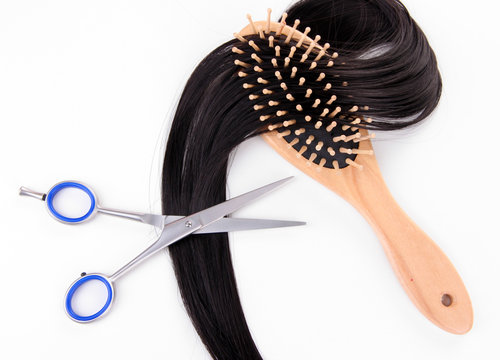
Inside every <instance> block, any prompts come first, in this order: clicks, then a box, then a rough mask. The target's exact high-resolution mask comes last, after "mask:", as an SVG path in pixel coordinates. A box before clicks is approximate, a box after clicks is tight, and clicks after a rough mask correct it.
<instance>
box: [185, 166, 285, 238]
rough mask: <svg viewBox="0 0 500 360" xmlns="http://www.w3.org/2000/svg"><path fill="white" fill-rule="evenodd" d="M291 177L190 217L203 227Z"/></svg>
mask: <svg viewBox="0 0 500 360" xmlns="http://www.w3.org/2000/svg"><path fill="white" fill-rule="evenodd" d="M292 178H293V176H290V177H287V178H285V179H281V180H278V181H276V182H273V183H271V184H268V185H265V186H263V187H260V188H258V189H255V190H252V191H249V192H247V193H245V194H243V195H239V196H236V197H234V198H232V199H229V200H227V201H224V202H223V203H220V204H217V205H214V206H212V207H210V208H208V209H205V210H202V211H200V212H198V213H196V214H193V215H191V216H190V217H196V218H197V219H199V221H200V223H201V225H202V227H201V228H204V227H205V226H207V225H210V224H211V223H213V222H215V221H217V220H219V219H221V218H223V217H224V216H226V215H229V214H231V213H233V212H234V211H236V210H238V209H241V208H242V207H244V206H245V205H247V204H248V203H249V202H251V201H253V200H256V199H257V198H259V197H261V196H263V195H265V194H267V193H268V192H270V191H272V190H274V189H276V188H278V187H280V186H281V185H283V184H285V183H287V182H288V181H290V180H292Z"/></svg>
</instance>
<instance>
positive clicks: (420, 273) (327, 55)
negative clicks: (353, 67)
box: [233, 9, 473, 334]
mask: <svg viewBox="0 0 500 360" xmlns="http://www.w3.org/2000/svg"><path fill="white" fill-rule="evenodd" d="M270 16H271V11H270V9H269V10H268V13H267V20H264V21H255V22H254V21H253V20H252V18H251V17H250V16H249V15H248V16H247V17H248V20H249V24H248V25H247V26H246V27H245V28H243V29H242V30H241V31H240V32H239V33H235V34H234V36H235V37H236V39H237V40H239V42H238V41H236V42H235V44H234V47H233V53H234V58H235V60H234V64H235V73H236V78H237V79H238V81H240V82H241V86H242V88H243V89H244V91H246V92H245V95H248V99H249V104H248V106H249V111H253V112H255V118H256V121H261V122H262V132H263V134H262V136H263V137H264V139H265V141H266V142H267V143H268V144H269V145H271V147H272V148H273V149H274V150H276V151H277V152H278V153H279V154H280V155H281V156H282V157H284V158H285V159H286V160H288V161H289V162H290V163H292V164H293V165H294V166H296V167H297V168H298V169H300V170H302V171H303V172H304V173H306V174H308V175H309V176H311V177H312V178H314V179H315V180H317V181H318V182H320V183H321V184H323V185H324V186H326V187H327V188H329V189H330V190H332V191H334V192H336V193H337V194H338V195H340V196H341V197H343V198H344V199H345V200H347V201H348V202H349V203H350V204H352V205H353V206H354V207H355V208H356V209H357V210H358V211H359V212H360V213H361V214H362V215H363V216H364V217H365V219H366V220H367V221H368V223H369V224H370V225H371V226H372V227H373V229H374V231H375V233H376V235H377V236H378V238H379V239H380V241H381V243H382V246H383V248H384V251H385V253H386V255H387V257H388V259H389V261H390V263H391V265H392V268H393V269H394V272H395V273H396V276H397V278H398V279H399V281H400V282H401V284H402V286H403V288H404V290H405V291H406V293H407V294H408V296H409V297H410V299H411V300H412V301H413V303H414V304H415V305H416V307H417V308H418V309H419V310H420V312H422V314H423V315H425V316H426V317H427V318H428V319H429V320H430V321H432V322H433V323H434V324H436V325H437V326H439V327H441V328H442V329H444V330H446V331H449V332H451V333H455V334H464V333H466V332H468V331H469V330H470V329H471V327H472V323H473V312H472V305H471V301H470V298H469V295H468V293H467V290H466V288H465V286H464V284H463V282H462V280H461V278H460V276H459V274H458V273H457V271H456V270H455V268H454V266H453V264H452V263H451V262H450V260H449V259H448V258H447V256H446V255H445V254H444V253H443V251H442V250H441V249H440V248H439V247H438V246H437V245H436V244H435V243H434V242H433V241H432V240H431V239H430V238H429V237H428V236H427V235H426V234H425V233H424V232H423V231H422V230H421V229H420V228H419V227H418V226H417V225H416V224H415V223H414V222H413V221H412V220H411V219H410V218H409V217H408V216H407V215H406V214H405V213H404V211H403V210H402V209H401V208H400V207H399V206H398V204H397V203H396V202H395V200H394V199H393V197H392V196H391V194H390V192H389V190H388V188H387V186H386V185H385V183H384V180H383V178H382V174H381V172H380V170H379V167H378V165H377V161H376V159H375V156H374V154H373V149H372V145H371V141H370V139H371V138H373V137H374V134H372V133H369V131H368V130H369V129H371V127H370V125H371V124H372V123H373V122H374V121H376V120H372V119H371V118H370V117H368V116H366V113H367V111H368V110H369V108H368V107H367V106H363V104H355V101H356V99H355V96H352V95H349V92H348V91H346V89H347V88H348V86H349V81H348V80H349V79H343V78H342V71H341V69H342V67H343V66H348V64H347V65H346V64H344V63H343V62H342V57H341V55H339V54H338V53H337V52H335V51H334V50H333V49H332V48H331V47H330V45H329V44H323V45H320V36H315V37H312V36H311V35H310V34H309V33H310V31H311V29H310V28H306V29H304V30H303V31H299V29H298V26H299V24H300V21H299V20H295V21H294V23H293V25H292V26H289V25H287V24H286V17H287V15H286V14H283V16H282V18H281V20H280V22H279V23H278V22H274V21H271V19H270Z"/></svg>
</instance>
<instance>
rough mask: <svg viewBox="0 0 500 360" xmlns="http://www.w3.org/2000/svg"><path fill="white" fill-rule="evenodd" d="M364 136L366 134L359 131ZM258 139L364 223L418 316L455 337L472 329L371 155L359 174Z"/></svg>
mask: <svg viewBox="0 0 500 360" xmlns="http://www.w3.org/2000/svg"><path fill="white" fill-rule="evenodd" d="M362 134H363V135H366V134H367V133H366V131H364V130H363V131H362ZM262 136H263V138H264V139H265V140H266V142H267V143H268V144H269V145H271V146H272V147H273V148H274V150H276V151H277V152H278V153H279V154H280V155H281V156H283V157H284V158H285V159H286V160H288V161H289V162H290V163H291V164H293V165H294V166H296V167H297V168H299V169H300V170H302V171H303V172H304V173H306V174H308V175H309V176H311V177H312V178H313V179H315V180H317V181H318V182H320V183H321V184H323V185H325V186H326V187H327V188H329V189H330V190H332V191H334V192H336V193H337V194H338V195H340V196H342V197H343V198H344V199H345V200H347V201H348V202H349V203H351V204H352V205H353V206H354V207H355V208H356V209H357V210H358V211H359V212H360V213H361V214H362V215H363V216H364V217H365V218H366V220H368V222H369V223H370V225H371V226H372V227H373V229H374V230H375V232H376V234H377V235H378V237H379V239H380V241H381V243H382V245H383V247H384V250H385V252H386V254H387V257H388V258H389V261H390V263H391V265H392V267H393V269H394V272H395V273H396V275H397V277H398V279H399V281H400V282H401V284H402V285H403V288H404V289H405V291H406V292H407V294H408V296H409V297H410V299H411V300H412V301H413V303H414V304H415V305H416V306H417V308H418V309H419V310H420V311H421V312H422V314H424V315H425V316H426V317H427V318H428V319H429V320H430V321H432V322H433V323H434V324H436V325H437V326H439V327H441V328H442V329H444V330H446V331H449V332H451V333H454V334H464V333H466V332H468V331H469V330H470V329H471V327H472V323H473V314H472V304H471V302H470V299H469V295H468V293H467V290H466V288H465V286H464V284H463V282H462V279H461V278H460V275H458V273H457V271H456V270H455V268H454V267H453V264H452V263H451V262H450V260H449V259H448V258H447V257H446V255H445V254H444V253H443V252H442V250H441V249H440V248H439V247H438V246H437V245H436V244H435V243H434V242H433V241H432V240H431V239H430V238H429V237H428V236H427V235H426V234H425V233H424V232H423V231H422V230H421V229H420V228H419V227H418V226H417V225H416V224H415V223H414V222H413V221H412V220H411V219H410V218H409V217H408V215H406V214H405V213H404V212H403V210H401V208H400V207H399V206H398V205H397V203H396V201H395V200H394V199H393V197H392V195H391V193H390V192H389V189H388V188H387V186H386V185H385V182H384V179H383V177H382V174H381V172H380V169H379V167H378V164H377V160H376V159H375V156H366V155H360V156H358V157H357V158H356V162H357V163H358V164H359V165H360V166H362V167H363V170H359V169H356V168H353V166H348V167H347V168H344V169H340V170H334V169H327V168H324V167H321V166H318V165H315V164H312V163H311V162H309V161H307V159H305V158H304V157H302V156H300V155H298V154H297V152H296V151H295V150H294V149H292V148H291V147H290V146H289V145H288V143H287V142H286V141H285V140H283V139H282V138H280V137H278V136H276V134H275V133H267V134H264V135H262ZM360 149H362V150H372V146H371V142H370V141H363V142H361V143H360ZM443 303H445V304H446V305H448V306H446V305H444V304H443ZM448 303H449V304H448Z"/></svg>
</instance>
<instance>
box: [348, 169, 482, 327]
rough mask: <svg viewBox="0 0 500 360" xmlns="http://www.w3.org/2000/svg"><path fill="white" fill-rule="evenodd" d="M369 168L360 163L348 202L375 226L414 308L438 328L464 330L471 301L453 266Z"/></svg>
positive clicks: (470, 318) (469, 320) (470, 317)
mask: <svg viewBox="0 0 500 360" xmlns="http://www.w3.org/2000/svg"><path fill="white" fill-rule="evenodd" d="M370 171H371V169H370V168H366V167H365V169H364V170H363V171H361V172H360V174H358V178H359V180H360V182H361V183H362V186H356V187H355V188H353V189H352V190H353V191H352V192H351V194H350V195H351V196H352V198H351V203H353V204H355V206H356V207H357V208H358V210H359V211H360V212H361V214H362V215H363V216H364V217H365V218H366V220H367V221H368V222H369V223H370V225H371V226H372V227H373V229H374V230H375V233H376V234H377V236H378V238H379V239H380V241H381V243H382V246H383V247H384V250H385V253H386V254H387V257H388V258H389V261H390V263H391V265H392V268H393V269H394V272H395V273H396V275H397V277H398V279H399V281H400V282H401V285H402V286H403V288H404V289H405V291H406V292H407V294H408V296H409V297H410V299H411V300H412V301H413V303H414V304H415V305H416V306H417V308H418V309H419V310H420V311H421V312H422V313H423V314H424V315H425V316H426V317H427V318H428V319H429V320H431V321H432V322H434V323H435V324H436V325H438V326H439V327H441V328H443V329H444V330H447V331H449V332H451V333H455V334H464V333H466V332H468V331H469V330H470V329H471V327H472V323H473V314H472V305H471V302H470V299H469V295H468V293H467V290H466V288H465V286H464V284H463V282H462V279H461V278H460V276H459V274H458V273H457V271H456V270H455V268H454V266H453V264H452V263H451V262H450V260H449V259H448V257H447V256H446V255H445V254H444V253H443V251H442V250H441V249H440V248H439V247H438V246H437V245H436V244H435V243H434V242H433V241H432V240H431V239H430V238H429V236H427V235H426V234H425V233H424V232H423V231H422V230H421V229H420V228H419V227H418V226H417V225H416V224H415V223H414V222H413V221H412V220H411V219H410V218H409V217H408V215H406V214H405V213H404V211H403V210H402V209H401V208H400V207H399V206H398V204H397V203H396V201H395V200H394V199H393V197H392V196H391V194H390V192H389V190H388V189H387V187H386V185H385V183H384V181H383V180H382V178H381V177H379V176H373V175H375V174H370ZM365 177H366V181H363V180H364V179H365Z"/></svg>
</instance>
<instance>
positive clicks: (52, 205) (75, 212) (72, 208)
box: [46, 181, 96, 223]
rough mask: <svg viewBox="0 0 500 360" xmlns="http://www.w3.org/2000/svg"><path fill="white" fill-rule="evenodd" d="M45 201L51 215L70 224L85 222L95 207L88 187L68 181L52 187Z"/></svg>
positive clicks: (93, 198) (93, 197)
mask: <svg viewBox="0 0 500 360" xmlns="http://www.w3.org/2000/svg"><path fill="white" fill-rule="evenodd" d="M46 201H47V206H48V208H49V211H50V212H51V213H52V215H54V216H55V217H56V218H57V219H59V220H61V221H64V222H70V223H77V222H81V221H84V220H86V219H87V218H89V217H90V215H91V214H92V213H93V211H94V209H95V206H96V200H95V196H94V194H93V193H92V191H91V190H90V189H89V188H88V187H86V186H84V185H82V184H80V183H77V182H69V181H68V182H63V183H60V184H58V185H56V186H54V187H53V188H52V189H51V190H50V192H49V193H48V195H47V198H46Z"/></svg>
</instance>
